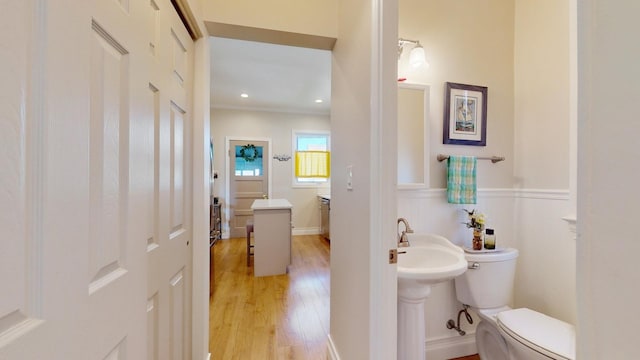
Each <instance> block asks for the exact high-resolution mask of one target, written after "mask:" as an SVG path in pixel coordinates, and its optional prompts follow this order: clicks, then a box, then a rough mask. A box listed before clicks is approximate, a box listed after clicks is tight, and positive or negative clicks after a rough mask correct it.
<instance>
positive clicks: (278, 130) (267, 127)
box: [211, 109, 330, 234]
mask: <svg viewBox="0 0 640 360" xmlns="http://www.w3.org/2000/svg"><path fill="white" fill-rule="evenodd" d="M292 130H321V131H329V130H330V120H329V116H326V115H308V114H292V113H279V112H265V111H246V110H230V109H212V110H211V133H212V134H213V141H214V164H213V165H214V169H215V171H216V172H217V173H218V178H217V179H216V180H215V183H214V189H213V193H214V195H215V196H218V197H220V199H221V201H222V203H223V204H226V202H227V201H226V198H225V191H226V189H227V184H226V172H227V160H228V157H227V156H226V154H225V151H224V149H225V141H226V140H225V139H226V137H227V136H235V137H255V138H269V139H271V151H272V155H273V154H288V155H291V156H293V152H292V133H291V131H292ZM270 164H271V176H272V183H271V197H272V198H285V199H287V200H289V202H291V204H292V205H293V215H292V217H293V225H294V226H295V228H294V234H295V233H309V232H316V233H317V232H318V231H319V228H320V211H319V204H318V200H317V194H318V191H322V192H325V193H326V192H328V191H329V190H328V189H322V188H321V189H318V188H316V187H313V188H293V187H292V174H293V172H292V171H293V170H292V167H293V159H291V160H289V161H278V160H274V159H270ZM223 209H224V207H223ZM222 221H223V224H224V227H223V231H224V232H225V233H227V232H228V218H227V214H226V213H224V214H223V220H222Z"/></svg>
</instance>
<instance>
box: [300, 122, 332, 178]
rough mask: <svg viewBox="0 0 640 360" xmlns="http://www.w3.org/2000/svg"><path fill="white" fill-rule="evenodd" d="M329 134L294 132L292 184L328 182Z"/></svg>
mask: <svg viewBox="0 0 640 360" xmlns="http://www.w3.org/2000/svg"><path fill="white" fill-rule="evenodd" d="M330 140H331V138H330V135H329V132H321V131H318V132H305V131H294V133H293V148H294V152H295V157H294V183H295V184H296V185H318V184H327V183H328V182H329V177H330V171H331V153H330V149H331V142H330Z"/></svg>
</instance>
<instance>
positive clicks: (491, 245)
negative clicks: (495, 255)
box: [484, 229, 496, 250]
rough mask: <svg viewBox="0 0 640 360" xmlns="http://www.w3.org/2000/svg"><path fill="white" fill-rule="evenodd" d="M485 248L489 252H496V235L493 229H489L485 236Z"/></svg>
mask: <svg viewBox="0 0 640 360" xmlns="http://www.w3.org/2000/svg"><path fill="white" fill-rule="evenodd" d="M484 248H485V249H487V250H495V248H496V235H495V234H494V231H493V229H487V230H486V231H485V234H484Z"/></svg>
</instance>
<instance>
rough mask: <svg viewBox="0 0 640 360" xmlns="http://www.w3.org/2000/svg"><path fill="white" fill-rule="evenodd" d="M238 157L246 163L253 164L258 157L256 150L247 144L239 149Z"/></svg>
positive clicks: (253, 146)
mask: <svg viewBox="0 0 640 360" xmlns="http://www.w3.org/2000/svg"><path fill="white" fill-rule="evenodd" d="M240 156H242V158H243V159H244V161H246V162H253V161H254V160H255V159H256V158H257V157H258V149H256V146H255V145H253V144H247V145H245V146H243V147H242V148H240Z"/></svg>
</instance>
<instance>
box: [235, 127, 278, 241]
mask: <svg viewBox="0 0 640 360" xmlns="http://www.w3.org/2000/svg"><path fill="white" fill-rule="evenodd" d="M243 154H244V155H245V156H244V157H243V156H242V155H243ZM270 163H271V159H270V156H269V142H268V141H258V140H256V141H254V140H231V141H229V179H230V180H229V197H228V199H229V207H230V212H229V213H231V216H230V218H229V229H230V236H231V237H243V236H245V235H246V233H247V232H246V227H245V225H246V223H247V220H249V219H252V218H253V211H252V210H251V205H252V204H253V201H254V200H255V199H262V198H263V197H264V196H267V195H269V165H270Z"/></svg>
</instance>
